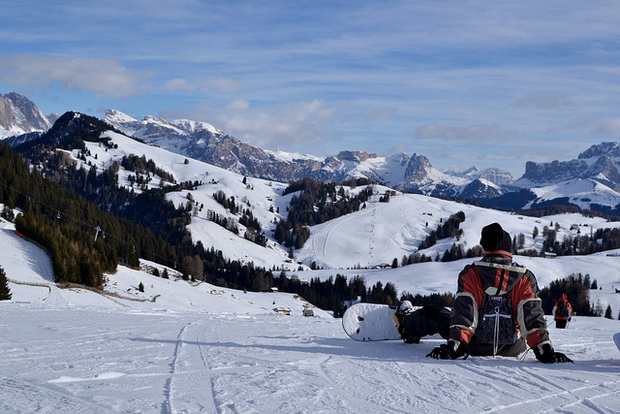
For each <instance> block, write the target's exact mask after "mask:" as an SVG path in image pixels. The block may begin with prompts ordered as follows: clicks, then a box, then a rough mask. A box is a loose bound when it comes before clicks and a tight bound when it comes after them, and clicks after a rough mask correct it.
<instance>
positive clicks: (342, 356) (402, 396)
mask: <svg viewBox="0 0 620 414" xmlns="http://www.w3.org/2000/svg"><path fill="white" fill-rule="evenodd" d="M0 246H2V249H0V265H1V266H2V267H3V268H4V269H5V271H6V273H7V276H8V277H9V278H11V279H12V280H14V281H15V282H21V283H23V282H28V283H31V285H23V284H17V283H14V282H11V283H10V284H9V286H10V288H11V291H12V293H13V298H12V300H11V301H4V302H0V312H1V315H2V317H1V318H0V353H1V355H2V358H1V359H0V412H2V413H80V414H83V413H197V412H204V413H360V412H369V413H370V412H372V413H417V412H419V413H454V412H459V413H462V412H467V413H470V412H472V413H492V412H504V413H527V412H537V413H538V412H564V413H618V412H620V375H619V374H620V352H619V351H618V349H617V348H616V347H615V346H614V344H613V342H612V335H613V333H615V332H617V331H620V322H619V321H617V320H609V319H604V318H587V317H575V319H574V320H573V322H571V324H570V326H569V328H568V329H566V330H556V329H555V328H553V327H552V328H550V331H551V337H552V340H553V342H554V345H555V347H556V349H557V350H559V351H562V352H565V353H566V354H568V355H569V356H570V357H571V358H573V359H574V360H575V363H574V364H559V365H544V364H541V363H539V362H537V361H536V360H535V359H534V356H533V354H532V353H531V352H530V353H528V354H526V355H525V358H524V359H523V360H522V361H520V360H517V359H512V358H495V359H492V358H479V357H476V358H474V357H471V358H469V359H467V360H465V361H462V360H459V361H437V360H432V359H429V358H425V355H426V354H427V353H428V352H429V351H430V350H431V349H432V348H433V347H434V346H436V345H438V344H439V343H441V342H442V340H441V339H440V338H427V339H425V340H423V342H422V343H421V344H417V345H406V344H404V343H402V342H400V341H390V342H375V343H365V342H355V341H353V340H351V339H349V338H348V337H347V336H346V335H345V334H344V332H343V331H342V328H341V322H340V320H339V319H333V318H331V317H330V316H329V315H328V314H327V313H326V312H323V311H321V310H318V309H314V311H315V315H316V316H315V317H304V316H302V309H303V307H304V304H305V303H304V302H303V301H302V300H301V299H300V298H297V297H294V296H292V295H289V294H285V293H243V292H240V291H234V290H230V289H223V288H217V287H215V286H210V285H207V284H204V283H202V284H197V285H190V284H189V283H187V282H184V281H182V280H176V279H175V278H174V277H173V278H171V279H161V278H157V277H154V276H150V275H148V274H146V273H144V272H140V271H137V270H132V269H127V268H123V267H120V268H119V270H118V272H117V273H116V274H114V275H108V278H109V280H108V285H107V289H108V290H109V291H111V292H114V293H116V294H117V296H108V295H101V294H98V293H95V292H90V291H86V290H82V289H58V288H57V287H56V286H55V285H54V284H53V283H51V279H52V272H51V269H50V263H49V259H47V257H46V256H45V254H44V253H43V252H42V251H41V250H39V249H38V248H37V247H35V246H33V245H32V244H30V243H28V242H26V241H25V240H23V239H21V238H19V237H17V236H16V235H15V233H14V232H13V231H12V226H11V225H10V224H8V223H6V222H0ZM600 259H601V263H605V260H610V259H612V258H606V257H604V256H601V257H600ZM541 260H542V259H541ZM562 260H563V259H556V260H554V261H553V263H556V262H557V263H561V262H562ZM434 265H435V266H440V265H441V264H439V263H435V264H434ZM452 266H457V265H456V264H454V265H452ZM411 268H412V269H413V268H417V265H416V266H413V267H411ZM403 269H407V268H403ZM599 269H603V267H600V268H599ZM396 270H398V269H396ZM451 271H452V270H451V269H448V270H447V271H444V272H451ZM387 272H389V271H384V273H383V276H384V277H385V276H386V275H388V273H387ZM616 276H617V275H612V276H610V277H616ZM430 279H431V278H429V279H428V280H430ZM435 279H437V278H435ZM420 280H421V279H420ZM140 283H142V284H143V285H144V287H145V291H144V293H141V292H139V291H138V285H139V284H140ZM402 283H403V282H401V284H402ZM450 283H451V284H450V286H452V284H453V279H452V280H451V282H450ZM409 286H410V285H406V286H401V287H400V288H401V289H410V290H411V287H409ZM438 288H439V287H438ZM444 288H448V287H447V286H446V285H444ZM449 290H451V288H449ZM619 296H620V295H619ZM121 297H125V298H133V299H134V300H128V299H123V298H121ZM135 299H138V300H142V299H143V300H144V301H138V300H135ZM153 299H154V301H153ZM274 308H284V309H290V310H291V315H283V314H278V313H276V312H274V311H273V309H274Z"/></svg>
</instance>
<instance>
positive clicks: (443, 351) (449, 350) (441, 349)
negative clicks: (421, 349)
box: [426, 339, 465, 359]
mask: <svg viewBox="0 0 620 414" xmlns="http://www.w3.org/2000/svg"><path fill="white" fill-rule="evenodd" d="M463 355H465V347H464V346H463V345H462V344H461V343H460V342H459V341H455V340H454V339H450V340H449V341H448V343H447V344H441V345H439V346H438V347H436V348H434V349H433V350H432V351H431V352H429V353H428V355H426V357H427V358H428V357H431V358H435V359H457V358H460V357H462V356H463Z"/></svg>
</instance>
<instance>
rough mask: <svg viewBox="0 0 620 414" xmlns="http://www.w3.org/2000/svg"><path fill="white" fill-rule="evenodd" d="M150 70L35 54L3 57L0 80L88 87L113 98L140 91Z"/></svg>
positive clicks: (39, 85)
mask: <svg viewBox="0 0 620 414" xmlns="http://www.w3.org/2000/svg"><path fill="white" fill-rule="evenodd" d="M145 77H148V75H147V74H146V72H142V73H139V72H135V71H132V70H129V69H127V68H126V67H124V66H121V65H119V64H118V63H117V62H116V61H114V60H111V59H86V58H66V57H53V58H50V57H42V56H36V55H31V54H25V55H8V56H2V57H1V58H0V79H2V81H3V82H6V83H11V84H14V85H19V86H36V87H49V86H51V85H52V84H54V83H59V84H60V85H62V87H64V88H65V89H68V90H86V91H91V92H94V93H95V94H97V95H101V96H105V97H109V98H127V97H132V96H136V95H138V94H140V93H141V92H142V89H143V84H142V82H143V79H144V78H145Z"/></svg>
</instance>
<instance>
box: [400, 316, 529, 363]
mask: <svg viewBox="0 0 620 414" xmlns="http://www.w3.org/2000/svg"><path fill="white" fill-rule="evenodd" d="M451 319H452V311H451V310H450V309H446V308H444V307H441V306H436V305H426V306H423V307H422V308H421V309H418V310H417V311H415V312H413V313H410V314H409V315H406V316H405V317H404V318H403V320H402V321H401V323H400V326H401V327H402V328H404V334H403V335H402V337H403V339H404V340H405V342H418V341H419V340H420V338H421V337H424V336H430V335H435V334H437V333H438V334H439V335H441V337H442V338H444V339H449V338H450V324H451ZM493 348H494V347H493V344H487V343H482V342H480V341H479V340H478V336H477V335H475V333H474V335H473V336H472V338H471V341H470V343H469V344H468V345H467V353H468V354H470V355H478V356H491V355H493ZM526 349H527V344H526V342H525V338H524V337H521V338H518V339H517V340H516V341H515V343H514V344H505V345H498V348H497V353H496V354H495V355H500V356H507V357H514V356H518V355H519V354H521V353H523V352H524V351H525V350H526Z"/></svg>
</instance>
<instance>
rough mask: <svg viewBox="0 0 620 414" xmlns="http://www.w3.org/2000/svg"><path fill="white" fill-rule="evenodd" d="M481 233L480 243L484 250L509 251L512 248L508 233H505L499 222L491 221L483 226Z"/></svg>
mask: <svg viewBox="0 0 620 414" xmlns="http://www.w3.org/2000/svg"><path fill="white" fill-rule="evenodd" d="M481 234H482V237H481V238H480V245H481V246H482V248H483V249H484V250H485V251H487V252H494V251H496V250H504V251H507V252H510V250H511V248H512V241H511V240H510V234H508V233H506V232H505V231H504V229H502V226H500V225H499V223H493V224H489V225H488V226H485V227H483V228H482V232H481Z"/></svg>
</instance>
